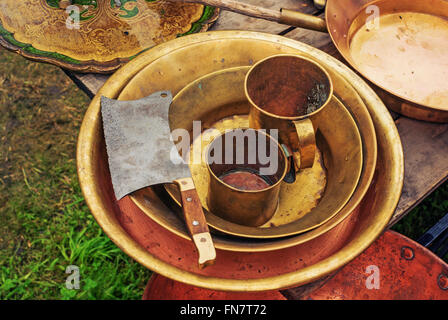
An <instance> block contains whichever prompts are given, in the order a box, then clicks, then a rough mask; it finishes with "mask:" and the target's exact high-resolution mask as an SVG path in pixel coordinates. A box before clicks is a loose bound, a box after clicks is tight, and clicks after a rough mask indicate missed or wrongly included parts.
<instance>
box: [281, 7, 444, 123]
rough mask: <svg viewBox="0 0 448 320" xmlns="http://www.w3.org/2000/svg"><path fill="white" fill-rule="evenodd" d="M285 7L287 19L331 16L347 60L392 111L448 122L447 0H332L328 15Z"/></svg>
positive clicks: (310, 23)
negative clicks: (308, 14)
mask: <svg viewBox="0 0 448 320" xmlns="http://www.w3.org/2000/svg"><path fill="white" fill-rule="evenodd" d="M282 13H283V15H284V17H283V20H284V22H285V23H289V24H294V25H296V26H297V25H299V26H302V27H304V28H309V29H313V30H316V29H318V28H321V27H322V26H323V25H324V23H325V22H326V24H327V28H328V32H329V34H330V36H331V38H332V40H333V42H334V44H335V46H336V47H337V48H338V50H339V52H340V53H341V54H342V56H343V57H344V58H345V60H346V61H348V63H350V65H351V66H352V67H354V68H355V69H356V70H358V71H359V72H360V73H361V74H362V75H363V76H364V77H366V78H367V79H368V80H369V81H371V82H372V83H373V84H374V85H375V87H376V89H377V91H378V93H379V95H380V97H381V98H382V99H383V100H384V102H385V103H386V105H387V107H389V108H390V109H392V110H393V111H395V112H398V113H400V114H403V115H405V116H408V117H411V118H415V119H419V120H425V121H433V122H448V59H447V58H446V52H447V51H448V21H447V18H448V2H447V1H446V0H432V1H426V0H353V1H339V0H327V5H326V13H325V21H324V20H323V19H319V18H316V17H314V16H310V17H309V19H306V18H304V17H303V14H300V15H296V12H294V11H289V10H283V11H282Z"/></svg>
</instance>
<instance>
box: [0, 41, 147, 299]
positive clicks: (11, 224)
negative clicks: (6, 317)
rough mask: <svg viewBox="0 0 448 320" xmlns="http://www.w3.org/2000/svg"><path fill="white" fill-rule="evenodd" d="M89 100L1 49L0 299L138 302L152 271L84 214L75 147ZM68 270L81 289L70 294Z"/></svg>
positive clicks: (48, 69)
mask: <svg viewBox="0 0 448 320" xmlns="http://www.w3.org/2000/svg"><path fill="white" fill-rule="evenodd" d="M88 104H89V99H88V98H87V96H85V95H84V94H83V93H82V92H81V91H80V90H79V89H77V88H76V86H75V85H74V84H73V83H72V82H71V80H70V79H68V77H67V76H66V75H65V74H64V73H63V72H62V71H61V70H60V69H59V68H57V67H53V66H49V65H45V64H39V63H34V62H30V61H27V60H25V59H23V58H21V57H19V56H18V55H15V54H13V53H10V52H7V51H5V50H3V49H0V131H1V144H0V159H1V160H0V299H140V298H141V296H142V294H143V290H144V286H145V285H146V282H147V281H148V279H149V276H150V272H149V271H148V270H146V269H145V268H143V267H142V266H140V265H139V264H138V263H136V262H134V261H133V260H132V259H131V258H129V257H128V256H126V255H125V254H124V253H123V252H121V250H119V249H118V248H117V247H116V246H115V245H114V244H113V243H112V242H111V241H110V240H109V239H108V238H107V236H106V235H105V234H104V233H103V232H102V230H101V228H100V227H99V226H98V225H97V223H96V221H95V220H94V219H93V217H92V215H91V214H90V212H89V209H88V208H87V206H86V204H85V202H84V199H83V197H82V194H81V190H80V187H79V184H78V179H77V174H76V161H75V148H76V140H77V134H78V131H79V127H80V124H81V121H82V116H83V114H84V112H85V110H86V109H87V106H88ZM69 265H76V266H78V267H79V269H80V286H81V288H80V290H68V289H66V287H65V281H66V278H67V276H69V274H66V273H65V270H66V268H67V267H68V266H69Z"/></svg>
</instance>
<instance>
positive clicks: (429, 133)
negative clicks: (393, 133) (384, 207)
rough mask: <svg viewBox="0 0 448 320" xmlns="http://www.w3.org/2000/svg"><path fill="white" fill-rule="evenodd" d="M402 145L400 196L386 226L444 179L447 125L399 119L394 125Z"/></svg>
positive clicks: (447, 164) (447, 157) (447, 156)
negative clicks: (402, 159)
mask: <svg viewBox="0 0 448 320" xmlns="http://www.w3.org/2000/svg"><path fill="white" fill-rule="evenodd" d="M395 123H396V124H397V128H398V132H399V133H400V137H401V143H402V145H403V151H404V158H405V178H404V187H403V193H402V195H401V198H400V202H399V203H398V207H397V209H396V211H395V214H394V216H393V218H392V220H391V222H390V226H392V225H393V224H395V223H397V222H398V221H399V220H400V219H401V218H403V217H404V216H405V215H406V213H407V212H409V210H411V209H412V208H414V207H415V206H416V205H417V204H419V203H420V201H422V200H423V199H424V198H425V197H426V196H427V195H428V194H429V193H431V192H432V191H433V190H434V189H436V188H437V187H438V186H439V185H440V184H442V183H443V182H444V181H445V180H446V179H447V178H448V124H432V123H427V122H423V121H417V120H412V119H409V118H405V117H401V118H399V119H398V120H397V121H396V122H395Z"/></svg>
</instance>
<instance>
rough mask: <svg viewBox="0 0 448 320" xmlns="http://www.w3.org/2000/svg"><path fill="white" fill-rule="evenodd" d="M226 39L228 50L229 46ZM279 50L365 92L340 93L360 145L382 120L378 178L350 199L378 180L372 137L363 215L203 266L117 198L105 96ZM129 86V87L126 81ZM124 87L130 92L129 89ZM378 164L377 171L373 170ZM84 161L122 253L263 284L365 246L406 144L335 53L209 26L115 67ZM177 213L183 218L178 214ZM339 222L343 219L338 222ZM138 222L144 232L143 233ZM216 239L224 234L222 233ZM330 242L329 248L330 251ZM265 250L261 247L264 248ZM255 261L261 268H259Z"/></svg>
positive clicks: (183, 243)
mask: <svg viewBox="0 0 448 320" xmlns="http://www.w3.org/2000/svg"><path fill="white" fill-rule="evenodd" d="M190 46H191V47H190ZM223 46H225V48H226V50H224V51H223ZM187 47H189V48H188V49H187V50H185V51H183V52H181V54H180V55H176V58H177V59H176V60H173V58H174V57H173V56H172V54H174V53H176V52H178V51H182V50H181V48H187ZM192 49H193V50H192ZM194 49H200V50H199V51H198V50H194ZM282 51H283V52H285V51H286V53H301V54H306V55H309V56H310V57H314V59H317V60H318V61H319V62H320V63H323V64H324V65H325V66H326V67H327V68H328V70H332V73H333V74H338V75H340V76H343V77H344V78H345V79H347V80H346V81H345V82H342V83H340V85H342V86H346V88H347V90H349V91H350V90H353V88H356V92H358V93H359V96H358V95H357V94H356V93H355V96H353V95H352V96H348V97H345V99H342V98H341V97H339V98H341V100H342V101H343V102H344V104H345V105H346V106H347V107H349V106H350V105H352V106H353V107H352V108H351V112H352V113H353V114H354V115H355V113H357V116H354V118H355V119H356V121H357V122H358V128H359V129H360V131H361V135H362V137H363V142H366V143H364V145H365V146H367V145H369V144H367V141H370V142H372V141H371V140H372V135H369V132H370V133H371V131H369V130H367V131H366V130H365V129H364V127H365V126H367V127H368V126H369V123H372V121H373V123H374V125H375V129H376V132H377V133H378V135H377V138H378V151H379V152H378V163H377V165H376V170H377V174H376V178H375V180H374V184H373V185H372V187H371V188H370V190H369V191H368V192H367V194H365V195H366V196H365V197H361V198H362V199H363V201H362V205H361V206H360V207H358V205H359V204H360V203H361V198H358V197H357V196H356V201H355V202H356V204H354V203H352V201H353V199H355V195H356V194H357V193H358V190H359V188H360V186H362V188H364V187H365V188H367V187H368V186H369V185H370V181H371V180H369V179H365V177H364V174H365V172H368V173H369V174H368V175H369V176H371V174H373V172H372V171H373V170H374V169H373V168H375V160H376V153H375V157H372V155H371V153H372V150H373V149H375V151H376V148H375V146H376V142H375V143H373V144H372V145H374V146H372V145H369V147H367V148H366V150H364V151H365V152H364V154H365V155H366V157H365V159H368V165H367V166H366V165H365V163H366V162H364V164H363V173H362V176H361V182H360V186H358V188H357V190H356V191H355V195H354V196H353V197H352V199H351V200H350V201H349V203H348V204H347V205H346V207H348V206H353V207H354V208H356V207H358V209H357V210H356V212H357V213H356V214H354V215H350V213H351V212H352V211H353V210H349V211H348V212H346V211H345V208H346V207H344V209H343V210H341V212H339V214H338V215H336V217H335V218H333V219H332V220H330V221H329V222H327V223H326V224H324V225H323V226H321V227H319V228H316V229H314V230H312V231H310V232H307V233H305V234H303V235H299V236H296V237H297V238H299V237H300V239H302V240H303V239H304V237H303V236H304V235H308V234H309V233H313V232H315V231H316V230H318V229H321V228H323V227H324V226H325V228H328V232H327V233H324V234H321V235H320V236H318V237H315V238H314V239H312V240H309V239H308V240H307V241H306V242H305V243H303V242H302V243H301V244H300V245H292V247H290V248H288V249H278V250H275V251H268V252H256V253H254V252H250V253H248V252H227V251H225V250H220V249H218V252H217V258H218V259H219V260H218V261H217V263H216V264H215V265H214V266H211V267H209V268H206V269H204V270H200V269H199V268H198V267H197V263H195V261H196V259H197V257H196V255H195V254H194V253H192V251H193V250H194V246H193V245H192V242H191V241H188V240H185V239H183V238H181V237H178V236H177V235H175V234H173V233H172V232H170V231H168V230H166V229H164V228H162V227H160V226H159V225H158V224H157V223H155V222H154V221H152V220H151V219H150V218H148V217H147V216H146V215H145V214H144V213H142V212H141V214H139V216H138V217H137V216H132V217H130V216H129V214H130V212H127V213H126V212H124V211H122V210H126V206H132V204H133V202H132V201H131V200H127V199H126V198H125V199H124V202H122V203H121V202H120V203H117V202H116V200H115V199H114V197H113V192H112V187H111V183H110V175H109V173H108V169H107V164H106V163H107V156H106V154H105V145H104V138H103V135H102V126H101V117H100V97H101V96H102V95H104V96H107V97H110V98H121V99H127V96H129V97H131V98H132V96H134V97H143V96H144V95H147V93H148V92H152V91H154V90H158V89H159V88H160V87H164V88H165V89H166V88H167V86H168V85H169V87H170V89H171V90H172V91H173V93H174V94H176V93H177V92H178V91H179V90H180V89H181V88H183V87H184V86H185V85H187V84H188V83H190V82H191V81H193V80H194V79H197V78H199V77H200V76H202V75H204V74H208V73H210V72H213V71H216V70H220V69H222V68H229V67H235V66H238V65H245V64H247V62H248V61H249V62H250V60H252V61H255V60H258V59H260V58H262V57H263V56H266V55H271V54H275V53H282ZM193 57H194V59H192V58H193ZM238 61H239V62H238ZM241 61H243V62H244V64H243V63H241ZM155 62H157V63H155ZM146 71H147V72H148V73H146ZM155 73H156V74H157V76H156V75H155ZM348 82H349V83H350V84H351V85H350V84H348ZM131 83H132V86H130V87H129V85H130V84H131ZM125 88H127V89H126V91H127V93H126V94H125V92H124V90H123V89H125ZM130 88H132V90H130ZM341 92H344V90H342V91H341ZM359 98H361V99H362V100H361V101H364V103H365V105H366V106H367V109H368V112H369V113H370V115H371V118H370V117H367V119H368V120H367V121H366V122H364V123H363V125H360V121H361V120H365V119H364V118H363V116H362V115H363V114H364V115H365V113H363V111H362V110H365V109H364V107H361V106H360V105H359V104H357V103H354V101H357V100H358V99H359ZM345 100H348V101H351V103H349V102H346V101H345ZM360 110H361V111H360ZM374 132H375V131H374ZM373 134H374V133H373ZM374 141H375V140H374ZM372 164H373V168H372V167H370V166H371V165H372ZM77 166H78V175H79V179H80V183H81V188H82V191H83V193H84V196H85V199H86V201H87V204H88V205H89V208H90V209H91V211H92V213H93V215H94V216H95V218H96V220H97V221H98V223H99V224H100V226H101V227H102V228H103V230H104V231H105V233H106V234H107V235H108V236H109V237H110V238H111V239H112V240H113V241H114V242H115V243H116V244H117V245H118V246H119V247H120V248H121V249H122V250H123V251H124V252H126V253H127V254H128V255H129V256H131V257H132V258H134V259H135V260H136V261H138V262H139V263H141V264H142V265H144V266H146V267H147V268H149V269H151V270H153V271H154V272H156V273H159V274H161V275H163V276H166V277H169V278H171V279H173V280H175V281H181V282H184V283H187V284H191V285H194V286H199V287H204V288H209V289H214V290H223V291H265V290H276V289H279V288H286V287H291V286H298V285H302V284H306V283H309V282H312V281H314V280H316V279H319V278H322V277H324V276H326V275H328V274H330V273H332V272H334V271H336V270H338V269H340V268H341V267H342V266H344V265H345V264H347V263H348V262H350V261H351V260H353V259H354V258H355V257H356V256H358V255H359V254H360V253H361V252H362V251H364V250H365V249H366V248H367V247H368V246H369V245H370V244H371V243H372V242H373V241H374V240H375V239H376V238H377V237H378V236H379V235H380V234H381V232H382V231H383V230H384V228H385V227H386V226H387V223H388V221H389V220H390V218H391V217H392V214H393V212H394V210H395V208H396V206H397V203H398V200H399V197H400V194H401V188H402V185H403V175H404V172H403V171H404V164H403V151H402V147H401V143H400V137H399V135H398V132H397V130H396V127H395V124H394V122H393V120H392V118H391V117H390V115H389V113H388V111H387V109H386V107H385V106H384V104H383V103H382V101H381V100H380V99H379V98H378V96H377V95H376V94H375V93H374V91H373V90H372V89H371V88H370V87H369V86H368V85H367V84H366V83H365V82H364V81H363V80H362V79H361V78H359V76H357V75H356V74H355V73H354V72H353V71H351V70H350V69H349V68H348V67H346V66H344V65H343V64H342V63H340V62H339V61H337V60H336V59H334V58H332V57H330V56H329V55H327V54H325V53H323V52H322V51H320V50H317V49H315V48H312V47H310V46H308V45H305V44H303V43H300V42H297V41H293V40H289V39H286V38H284V37H281V36H275V35H269V34H263V33H256V32H248V31H221V32H208V33H202V34H196V35H190V36H188V37H185V38H179V39H176V40H173V41H171V42H169V43H166V44H162V45H160V46H158V47H156V48H154V49H153V50H149V51H148V52H146V53H144V54H142V55H141V56H139V57H137V58H136V59H135V60H134V61H131V62H130V63H129V64H127V65H126V66H124V67H123V68H122V69H120V70H118V71H117V73H115V74H114V75H113V76H112V77H111V78H110V79H109V80H108V81H107V83H106V85H105V86H103V87H102V89H101V90H100V92H99V93H98V95H97V96H96V97H95V98H94V99H93V100H92V103H91V105H90V107H89V109H88V111H87V113H86V115H85V118H84V121H83V124H82V127H81V131H80V135H79V140H78V148H77ZM367 180H368V183H367V186H365V183H366V181H367ZM151 200H154V202H153V205H154V208H155V209H160V210H166V212H167V214H170V213H171V215H172V216H173V215H174V214H173V213H172V212H171V211H170V210H168V209H166V206H164V204H163V202H161V201H160V198H159V197H158V196H156V195H155V196H154V197H153V198H152V199H151ZM134 206H135V205H134ZM137 209H138V208H137ZM340 216H344V217H343V218H340ZM347 217H348V218H347ZM173 218H174V219H175V220H178V219H177V217H173ZM345 218H347V219H345ZM133 219H134V220H133ZM339 219H340V220H341V221H338V222H337V223H336V220H339ZM342 220H344V221H342ZM328 225H330V227H328ZM134 227H139V228H141V229H140V232H136V230H137V229H134ZM148 228H150V229H148ZM133 230H134V231H135V232H134V231H133ZM333 230H334V232H333ZM327 235H328V236H327ZM296 237H292V238H296ZM215 239H216V240H218V238H217V237H215ZM225 240H226V239H220V240H219V241H220V245H221V247H224V246H225V245H228V247H229V248H230V247H233V248H238V249H240V248H243V247H245V249H242V250H251V251H256V250H257V249H258V250H259V249H260V248H261V247H260V246H259V245H258V244H257V245H256V246H255V249H253V248H251V244H250V242H249V241H248V240H249V239H244V241H239V243H240V244H241V246H240V247H239V246H237V245H236V242H235V241H233V242H226V241H225ZM286 241H290V239H288V240H281V241H279V243H281V244H282V245H284V244H285V242H286ZM258 242H259V241H257V243H258ZM267 243H268V244H267V246H271V248H274V247H275V246H276V245H277V244H276V242H275V241H273V240H270V241H267ZM289 245H291V244H290V243H288V244H287V246H289ZM329 247H331V248H332V249H328V248H329ZM265 248H266V247H263V248H261V251H264V250H265ZM248 264H251V266H249V265H248ZM254 264H256V265H257V266H259V267H260V269H256V268H255V267H253V266H254ZM267 266H269V267H272V268H267ZM266 268H267V269H266Z"/></svg>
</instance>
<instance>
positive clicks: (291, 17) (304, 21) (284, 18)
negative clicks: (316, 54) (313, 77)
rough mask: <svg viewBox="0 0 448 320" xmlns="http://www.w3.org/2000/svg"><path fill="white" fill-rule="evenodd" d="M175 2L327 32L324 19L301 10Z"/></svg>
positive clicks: (204, 0) (319, 0)
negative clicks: (199, 5) (206, 6)
mask: <svg viewBox="0 0 448 320" xmlns="http://www.w3.org/2000/svg"><path fill="white" fill-rule="evenodd" d="M172 1H177V2H194V3H200V4H203V5H208V6H212V7H217V8H221V9H224V10H228V11H232V12H236V13H240V14H243V15H246V16H249V17H254V18H259V19H264V20H269V21H274V22H278V23H281V24H287V25H291V26H294V27H300V28H305V29H310V30H315V31H321V32H327V24H326V22H325V20H324V19H321V18H319V17H315V16H313V15H309V14H305V13H302V12H298V11H294V10H288V9H281V10H280V11H277V10H272V9H266V8H262V7H259V6H254V5H251V4H247V3H243V2H240V1H234V0H172ZM315 4H316V6H319V5H322V4H325V0H315Z"/></svg>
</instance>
